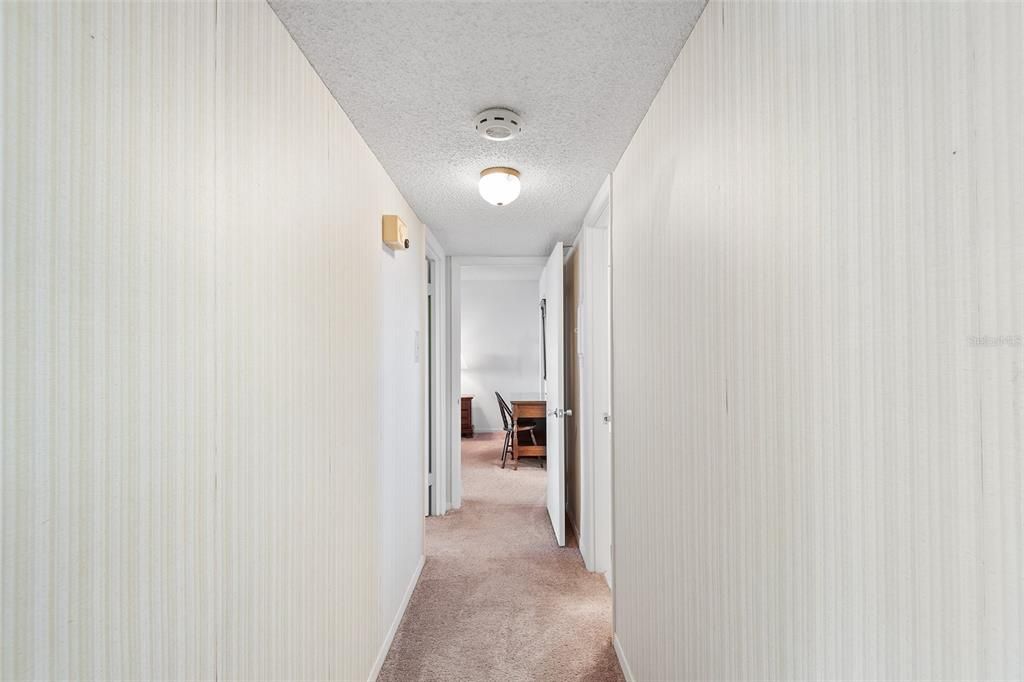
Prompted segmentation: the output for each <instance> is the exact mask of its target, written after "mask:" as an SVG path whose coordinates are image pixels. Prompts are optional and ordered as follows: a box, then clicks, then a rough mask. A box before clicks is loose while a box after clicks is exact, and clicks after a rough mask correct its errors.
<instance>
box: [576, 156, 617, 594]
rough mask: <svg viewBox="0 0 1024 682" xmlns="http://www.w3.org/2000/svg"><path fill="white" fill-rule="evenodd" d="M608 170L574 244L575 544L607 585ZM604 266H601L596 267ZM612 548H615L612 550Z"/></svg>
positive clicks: (611, 538) (610, 531) (609, 501)
mask: <svg viewBox="0 0 1024 682" xmlns="http://www.w3.org/2000/svg"><path fill="white" fill-rule="evenodd" d="M610 237H611V176H608V177H607V178H605V181H604V182H603V183H602V184H601V188H600V189H599V190H598V192H597V195H596V196H595V197H594V200H593V202H591V205H590V208H589V209H588V210H587V213H586V216H585V217H584V219H583V224H582V226H581V227H580V232H579V234H578V235H577V238H576V240H575V243H574V246H576V247H577V248H581V251H580V265H581V276H580V281H581V290H582V291H581V296H580V302H581V310H580V320H578V325H579V328H580V353H581V355H582V361H581V363H580V378H579V381H580V386H579V391H580V415H579V419H580V472H579V475H580V519H579V524H580V528H579V532H580V538H579V544H580V554H581V555H582V556H583V562H584V564H585V565H586V567H587V570H590V571H601V572H603V573H604V575H605V579H606V580H607V582H608V585H609V587H611V586H612V573H613V570H612V561H611V557H610V556H609V557H608V560H607V562H602V565H598V561H597V547H596V544H597V536H598V532H597V521H598V518H597V511H596V510H597V505H598V504H604V505H607V509H608V515H607V524H608V526H609V527H608V528H605V529H603V530H604V531H605V532H606V534H607V537H608V538H609V542H610V543H612V544H614V536H613V529H614V523H613V507H612V499H611V495H610V490H609V491H607V497H608V499H604V497H605V494H599V491H598V487H597V486H598V476H597V473H596V471H597V462H596V456H595V450H594V443H595V441H596V438H597V437H598V434H599V429H601V428H603V422H604V414H603V410H601V409H600V406H598V405H596V404H595V386H594V378H593V377H594V373H593V367H594V362H595V360H596V359H597V358H596V353H595V347H596V345H597V343H596V342H597V341H598V338H597V337H598V335H603V336H604V337H606V340H605V343H604V345H605V348H606V349H607V357H606V358H605V359H606V360H607V363H608V364H607V368H606V369H607V373H608V384H609V385H608V391H609V396H608V412H609V414H610V413H611V394H610V393H611V310H610V308H611V241H610ZM595 239H605V240H607V245H606V248H605V249H604V258H598V257H595V249H594V248H593V247H592V245H593V243H594V240H595ZM602 268H603V269H605V272H599V269H602ZM595 283H603V284H602V285H603V286H606V287H607V288H608V291H607V294H606V300H605V303H606V305H607V307H608V310H606V311H605V319H606V320H607V324H606V325H602V326H601V328H598V325H597V324H595V322H594V320H595V313H596V311H595V308H594V305H595V300H594V296H593V295H592V292H593V288H594V286H595ZM608 440H609V443H608V447H609V468H612V467H611V464H610V462H611V458H612V457H613V456H614V453H613V452H612V450H611V447H612V444H611V438H610V434H609V436H608ZM606 473H607V475H608V476H609V478H610V480H609V489H610V488H611V486H612V485H613V484H614V483H613V481H614V476H613V472H612V471H608V472H606ZM612 554H613V552H612Z"/></svg>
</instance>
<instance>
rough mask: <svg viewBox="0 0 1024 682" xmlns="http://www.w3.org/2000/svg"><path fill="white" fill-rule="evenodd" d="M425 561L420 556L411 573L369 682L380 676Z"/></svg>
mask: <svg viewBox="0 0 1024 682" xmlns="http://www.w3.org/2000/svg"><path fill="white" fill-rule="evenodd" d="M426 560H427V557H426V556H421V557H420V562H419V563H418V564H416V570H415V571H413V574H412V580H410V581H409V587H407V588H406V589H405V594H404V595H403V596H402V603H401V604H399V606H398V613H396V614H395V620H394V621H392V623H391V627H390V628H388V634H387V635H386V636H385V637H384V642H383V643H382V644H381V645H380V651H379V652H378V653H377V660H376V661H374V662H373V667H372V668H371V669H370V677H369V678H368V679H369V682H376V679H377V676H378V675H380V669H381V668H382V667H384V659H385V658H387V657H388V652H389V651H391V643H392V642H394V641H395V634H396V633H397V632H398V626H399V625H401V624H402V617H403V616H404V615H405V610H406V609H407V608H408V607H409V600H410V599H412V593H413V592H414V591H415V590H416V583H418V582H419V580H420V573H422V572H423V564H424V563H426Z"/></svg>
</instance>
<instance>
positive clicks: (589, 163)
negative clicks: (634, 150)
mask: <svg viewBox="0 0 1024 682" xmlns="http://www.w3.org/2000/svg"><path fill="white" fill-rule="evenodd" d="M704 4H705V0H696V1H683V0H675V1H671V2H625V1H623V2H417V3H385V2H369V3H363V2H332V1H328V0H314V1H308V0H306V1H302V2H295V1H293V0H270V5H271V6H272V7H273V8H274V10H275V11H276V12H277V14H278V16H279V17H280V18H281V20H282V21H283V22H284V24H285V26H286V27H287V28H288V30H289V31H290V32H291V34H292V36H293V37H294V39H295V41H296V42H297V43H298V45H299V47H300V48H301V49H302V50H303V52H304V53H305V54H306V57H307V58H308V59H309V61H310V62H311V63H312V65H313V67H314V68H315V69H316V70H317V71H318V72H319V74H320V76H321V77H322V78H323V80H324V82H325V83H326V84H327V87H328V88H330V90H331V92H332V93H333V94H334V96H335V98H336V99H337V100H338V102H339V103H340V104H341V106H342V108H343V109H344V110H345V112H346V113H347V114H348V116H349V118H351V119H352V122H353V123H354V124H355V126H356V128H357V129H358V130H359V132H360V133H361V134H362V136H363V138H364V139H365V140H366V142H367V144H369V146H370V148H371V149H372V150H373V152H374V153H375V154H376V155H377V157H378V158H379V159H380V161H381V163H382V164H383V165H384V167H385V168H386V169H387V171H388V173H389V174H390V175H391V177H392V179H393V180H394V182H395V183H396V184H397V185H398V187H399V189H400V190H401V191H402V193H403V194H404V195H405V198H406V199H407V200H408V201H409V203H410V204H411V205H412V207H413V209H414V210H415V211H416V213H417V214H418V215H419V217H420V219H421V220H423V221H424V222H425V223H427V225H429V226H430V228H431V230H433V231H434V233H435V235H437V237H438V238H439V239H440V240H441V242H442V244H443V245H444V246H445V248H446V249H447V250H448V251H449V253H452V254H462V255H505V256H510V255H540V254H544V253H546V252H547V251H549V250H550V248H551V245H552V244H553V243H554V242H555V241H556V240H558V239H563V240H567V239H570V238H572V236H573V235H574V234H575V233H576V230H577V229H578V227H579V224H580V221H581V220H582V219H583V215H584V213H585V212H586V210H587V207H588V206H589V205H590V201H591V200H592V199H593V197H594V195H595V194H596V192H597V190H598V188H599V187H600V185H601V181H602V180H603V178H604V177H605V175H606V174H607V173H609V172H611V170H612V169H613V167H614V166H615V163H616V161H617V160H618V158H619V156H620V155H621V154H622V151H623V150H624V149H625V148H626V145H627V144H628V143H629V140H630V138H631V137H632V135H633V132H634V131H635V130H636V128H637V126H638V125H639V124H640V121H641V120H642V119H643V116H644V114H645V113H646V112H647V108H648V106H649V105H650V103H651V100H652V99H653V98H654V95H655V93H656V92H657V91H658V88H659V87H660V86H661V83H662V81H663V80H664V78H665V75H666V74H667V73H668V71H669V68H670V67H671V66H672V64H673V62H674V61H675V58H676V56H677V55H678V54H679V50H680V49H681V48H682V45H683V42H684V41H685V40H686V37H687V36H688V35H689V33H690V30H691V28H692V27H693V25H694V23H695V22H696V20H697V17H698V16H699V15H700V12H701V10H702V9H703V7H704ZM493 106H507V107H509V108H511V109H514V110H515V111H517V112H518V113H520V114H522V115H523V116H524V117H525V119H526V129H525V130H524V131H523V133H522V134H521V135H520V136H519V137H518V138H516V139H514V140H511V141H507V142H489V141H486V140H483V139H481V138H480V137H478V136H477V134H476V131H475V130H473V127H472V121H473V116H474V115H475V114H476V113H477V112H479V111H481V110H482V109H486V108H488V107H493ZM499 165H500V166H514V167H515V168H518V169H519V170H520V171H521V172H522V183H523V192H522V195H521V196H520V198H519V199H518V200H517V201H516V202H515V203H513V204H511V205H509V206H502V207H496V206H491V205H490V204H487V203H486V202H485V201H484V200H483V199H481V198H480V195H479V194H478V192H477V180H478V178H479V174H480V171H481V170H482V169H484V168H486V167H488V166H499Z"/></svg>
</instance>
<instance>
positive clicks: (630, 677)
mask: <svg viewBox="0 0 1024 682" xmlns="http://www.w3.org/2000/svg"><path fill="white" fill-rule="evenodd" d="M612 646H613V647H615V657H616V658H618V659H619V667H620V668H622V676H623V677H625V678H626V682H636V676H635V675H634V674H633V670H632V669H631V668H630V667H629V661H628V660H627V659H626V652H624V651H623V650H622V643H621V642H619V634H618V633H615V636H614V637H612Z"/></svg>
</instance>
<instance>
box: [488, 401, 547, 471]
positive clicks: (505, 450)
mask: <svg viewBox="0 0 1024 682" xmlns="http://www.w3.org/2000/svg"><path fill="white" fill-rule="evenodd" d="M494 396H495V397H496V398H497V399H498V410H499V411H500V412H501V423H502V425H503V427H502V428H504V430H505V444H504V445H503V446H502V448H501V468H502V469H504V468H505V462H506V461H507V460H508V456H509V455H510V454H512V434H513V432H519V433H524V432H528V433H529V434H530V440H532V441H533V444H534V445H536V444H537V437H536V436H535V435H534V434H533V429H534V427H535V425H534V424H516V423H515V421H514V420H513V419H512V408H511V407H509V406H508V403H506V402H505V399H504V398H502V397H501V394H500V393H498V392H497V391H495V392H494Z"/></svg>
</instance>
